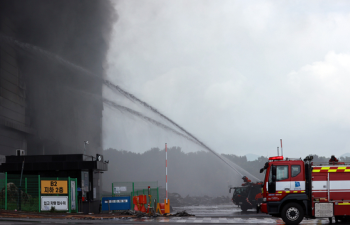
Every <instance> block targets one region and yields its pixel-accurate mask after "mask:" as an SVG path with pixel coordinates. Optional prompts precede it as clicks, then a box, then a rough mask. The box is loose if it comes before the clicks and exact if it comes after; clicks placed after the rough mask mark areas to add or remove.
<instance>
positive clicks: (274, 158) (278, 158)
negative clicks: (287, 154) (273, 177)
mask: <svg viewBox="0 0 350 225" xmlns="http://www.w3.org/2000/svg"><path fill="white" fill-rule="evenodd" d="M269 160H283V156H274V157H270V158H269Z"/></svg>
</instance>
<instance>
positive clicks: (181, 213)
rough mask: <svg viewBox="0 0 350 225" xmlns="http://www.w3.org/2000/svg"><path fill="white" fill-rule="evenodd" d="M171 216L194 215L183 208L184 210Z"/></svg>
mask: <svg viewBox="0 0 350 225" xmlns="http://www.w3.org/2000/svg"><path fill="white" fill-rule="evenodd" d="M171 216H176V217H186V216H195V215H192V214H189V213H188V212H186V210H184V211H180V212H177V213H175V214H172V215H171Z"/></svg>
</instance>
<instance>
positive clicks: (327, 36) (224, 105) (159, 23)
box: [103, 0, 350, 157]
mask: <svg viewBox="0 0 350 225" xmlns="http://www.w3.org/2000/svg"><path fill="white" fill-rule="evenodd" d="M115 8H116V10H117V13H118V15H119V19H118V21H117V23H115V25H114V33H113V38H112V43H111V49H110V52H109V55H108V79H110V80H111V81H112V82H114V83H116V84H118V85H120V86H121V87H122V88H124V89H125V90H127V91H129V92H130V93H132V94H134V95H135V96H137V97H139V98H140V99H142V100H144V101H146V102H147V103H149V104H150V105H152V106H154V107H155V108H157V109H158V110H159V111H160V112H162V113H164V114H165V115H167V116H168V117H170V118H171V119H172V120H174V121H176V122H177V123H178V124H180V125H181V126H183V127H184V128H185V129H187V130H188V131H189V132H191V133H192V134H194V135H195V136H197V137H198V138H199V139H200V140H202V141H203V142H204V143H206V144H207V145H208V146H210V147H212V148H213V149H214V150H216V151H217V152H219V153H228V154H236V155H245V154H247V153H253V154H258V155H264V156H266V155H269V156H271V155H275V154H276V148H277V146H279V139H280V138H282V139H283V147H284V153H285V156H289V157H304V156H305V155H307V154H318V155H324V156H330V155H331V154H335V155H336V156H339V155H341V154H344V153H347V152H350V101H349V100H348V98H349V96H350V95H349V94H350V93H349V92H350V44H349V43H350V2H349V1H334V0H333V1H320V0H317V1H310V0H309V1H261V0H259V1H223V0H221V1H214V0H213V1H204V0H201V1H195V0H182V1H181V0H168V1H163V0H158V1H146V0H143V1H136V0H135V1H134V0H123V1H117V2H116V4H115ZM104 94H105V96H106V97H107V98H109V99H111V100H113V101H116V102H118V103H119V104H121V105H124V106H127V107H130V108H133V109H135V110H137V111H140V112H142V113H144V114H146V115H148V116H152V118H153V119H156V120H159V121H161V122H164V123H166V122H165V121H164V120H162V119H161V118H160V117H158V116H156V115H154V114H152V113H151V112H149V111H148V110H147V109H145V108H143V107H141V106H139V105H138V104H136V103H135V102H132V101H129V100H128V99H126V98H124V97H123V96H121V95H118V94H114V93H112V92H110V91H108V90H105V92H104ZM103 122H104V123H103V125H104V149H107V148H110V147H112V148H116V149H124V150H128V151H133V152H143V151H145V150H148V149H150V148H151V147H163V145H164V143H165V142H167V143H168V144H169V145H170V146H180V147H182V148H183V149H184V150H185V151H195V150H200V149H201V148H200V147H198V146H195V145H193V144H191V142H189V141H186V140H185V139H183V138H180V137H177V136H176V135H175V134H172V133H170V132H167V131H165V130H163V129H161V128H157V127H156V126H154V125H152V124H150V123H148V122H145V121H144V120H141V119H139V118H137V117H135V116H132V115H129V114H127V113H125V112H120V111H117V110H114V109H112V108H109V107H107V106H105V110H104V118H103ZM166 124H168V125H170V124H169V123H166Z"/></svg>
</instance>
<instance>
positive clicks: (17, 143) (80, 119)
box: [0, 0, 116, 155]
mask: <svg viewBox="0 0 350 225" xmlns="http://www.w3.org/2000/svg"><path fill="white" fill-rule="evenodd" d="M0 15H2V16H1V17H0V22H1V23H0V24H2V25H1V27H0V32H1V33H2V34H4V35H6V36H9V37H12V38H15V39H18V40H20V41H21V42H24V43H28V44H30V45H33V46H38V47H40V48H43V49H45V50H47V51H49V52H52V53H54V54H57V55H59V56H61V57H63V58H65V59H67V60H69V61H71V62H72V63H74V64H76V65H80V66H82V67H84V68H87V69H88V70H89V71H91V72H92V73H94V75H95V76H96V77H97V78H93V77H92V76H87V74H83V73H81V72H79V71H76V70H74V69H72V68H69V67H67V66H64V65H62V64H61V63H60V62H59V61H55V60H52V59H47V58H46V57H45V56H44V55H42V54H41V53H40V52H37V51H35V50H33V49H32V50H31V51H28V50H26V49H21V48H18V47H17V48H15V47H14V46H12V45H11V44H4V43H2V44H0V47H1V56H0V69H1V76H0V78H1V91H0V95H1V98H0V99H1V101H0V103H1V104H0V105H1V108H0V154H2V155H8V154H14V151H15V149H16V148H20V149H26V150H27V153H28V154H72V153H82V152H83V149H84V141H85V140H88V141H89V143H90V144H89V145H88V146H87V153H88V154H95V153H101V152H102V137H101V135H102V110H103V104H102V102H101V101H99V100H98V99H99V96H101V95H102V80H101V79H98V78H103V76H104V68H103V65H104V63H105V58H106V53H107V50H108V43H109V37H110V33H111V30H112V24H113V23H114V22H115V20H116V15H115V12H114V11H113V6H112V4H111V2H110V1H107V0H104V1H94V0H91V1H83V0H75V1H62V0H50V1H46V0H26V1H21V0H2V1H0ZM1 118H4V119H6V121H7V122H6V121H5V122H3V123H2V122H1ZM10 122H11V123H13V124H11V123H10ZM6 123H7V125H6Z"/></svg>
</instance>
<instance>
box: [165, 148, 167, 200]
mask: <svg viewBox="0 0 350 225" xmlns="http://www.w3.org/2000/svg"><path fill="white" fill-rule="evenodd" d="M165 199H166V204H168V148H167V144H166V143H165Z"/></svg>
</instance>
